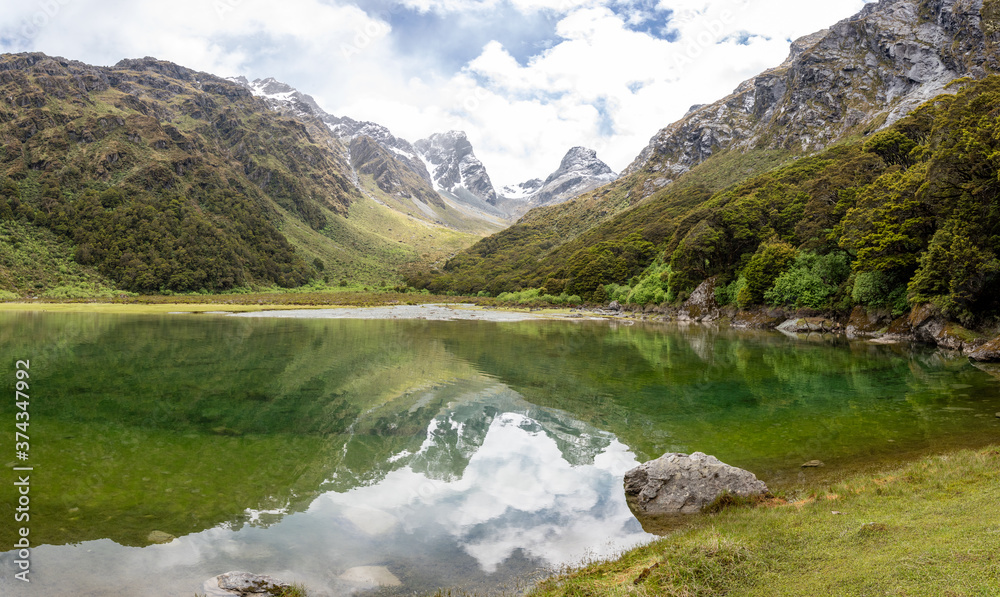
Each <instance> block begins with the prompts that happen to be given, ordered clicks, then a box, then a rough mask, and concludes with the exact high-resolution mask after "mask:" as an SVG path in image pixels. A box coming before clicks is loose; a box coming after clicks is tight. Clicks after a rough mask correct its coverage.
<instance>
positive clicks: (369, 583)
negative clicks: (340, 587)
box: [340, 566, 403, 588]
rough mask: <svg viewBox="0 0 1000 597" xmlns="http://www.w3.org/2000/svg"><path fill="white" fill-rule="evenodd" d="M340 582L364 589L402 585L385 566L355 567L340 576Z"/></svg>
mask: <svg viewBox="0 0 1000 597" xmlns="http://www.w3.org/2000/svg"><path fill="white" fill-rule="evenodd" d="M340 580H343V581H346V582H349V583H352V584H356V585H364V586H366V587H370V588H374V587H398V586H401V585H402V584H403V583H401V582H400V581H399V578H397V577H396V575H395V574H393V573H392V572H390V571H389V569H388V568H386V567H385V566H355V567H354V568H349V569H347V570H346V571H345V572H344V573H343V574H341V575H340Z"/></svg>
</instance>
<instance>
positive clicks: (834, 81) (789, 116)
mask: <svg viewBox="0 0 1000 597" xmlns="http://www.w3.org/2000/svg"><path fill="white" fill-rule="evenodd" d="M983 4H984V2H983V0H880V1H879V2H877V3H873V4H869V5H867V6H866V7H865V8H864V9H863V10H862V11H861V12H860V13H858V14H857V15H855V16H853V17H851V18H849V19H846V20H844V21H841V22H840V23H837V24H836V25H834V26H833V27H831V28H830V29H827V30H824V31H820V32H818V33H815V34H812V35H809V36H806V37H803V38H801V39H799V40H797V41H796V42H794V43H793V44H792V48H791V53H790V55H789V57H788V59H787V60H786V61H785V62H784V63H783V64H781V65H780V66H778V67H777V68H773V69H771V70H768V71H766V72H764V73H762V74H760V75H758V76H756V77H754V78H752V79H750V80H749V81H746V82H744V83H743V84H741V85H740V86H739V87H738V88H737V89H736V90H735V91H734V92H733V93H732V94H731V95H729V96H728V97H726V98H724V99H722V100H720V101H718V102H715V103H714V104H710V105H707V106H701V107H694V108H693V109H692V111H691V112H689V113H688V115H686V116H685V117H684V118H682V119H681V120H680V121H678V122H676V123H674V124H672V125H670V126H668V127H666V128H664V129H662V130H661V131H660V132H659V133H657V134H656V135H655V136H654V137H653V138H652V139H651V140H650V143H649V145H648V146H647V147H646V148H645V149H644V150H643V151H642V153H640V154H639V156H638V157H637V158H636V160H635V161H634V162H633V163H632V164H631V165H630V166H629V167H628V168H627V169H626V170H625V172H623V176H625V175H629V174H632V173H636V172H646V173H649V174H652V175H653V176H652V177H650V181H649V183H648V184H647V186H646V188H645V189H644V194H646V195H648V194H651V193H652V192H654V191H655V190H656V189H658V188H661V187H663V186H665V185H667V184H669V183H670V182H672V181H674V180H676V178H677V177H678V176H680V175H681V174H683V173H684V172H687V171H688V170H689V169H690V168H691V167H693V166H695V165H697V164H699V163H700V162H702V161H704V160H705V159H707V158H708V157H709V156H711V155H712V154H713V153H716V152H719V151H723V150H726V149H737V150H740V151H746V150H749V149H753V148H766V149H789V150H794V151H805V152H808V151H815V150H819V149H823V148H824V147H826V146H827V145H829V144H830V143H832V142H835V141H837V140H838V139H840V138H842V137H843V136H844V135H846V134H850V133H866V132H871V131H873V130H877V129H878V128H880V127H882V126H885V125H887V124H890V123H892V122H894V121H895V120H897V119H899V118H901V117H902V116H903V115H905V114H906V113H907V112H908V111H910V110H912V109H913V108H915V107H916V106H918V105H919V104H920V103H922V102H924V101H926V100H927V99H930V98H932V97H934V96H936V95H939V94H940V93H943V92H945V91H946V86H947V84H948V83H949V82H951V81H952V80H954V79H956V78H960V77H973V78H981V77H983V76H985V75H986V74H987V73H988V72H992V71H996V70H997V69H998V66H1000V65H998V63H997V62H998V61H997V58H996V55H995V53H992V48H993V46H994V44H995V43H996V42H997V41H1000V34H998V31H997V26H996V23H997V18H996V16H994V14H993V13H995V12H997V11H996V10H994V8H992V7H993V4H995V2H994V0H986V4H987V5H988V6H987V8H986V9H984V7H983Z"/></svg>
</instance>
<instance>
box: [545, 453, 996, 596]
mask: <svg viewBox="0 0 1000 597" xmlns="http://www.w3.org/2000/svg"><path fill="white" fill-rule="evenodd" d="M998 513H1000V445H993V446H989V447H985V448H980V449H974V450H959V451H955V452H950V453H947V454H943V455H936V456H926V457H923V458H920V459H918V460H915V461H913V462H910V463H908V464H905V465H902V466H898V467H895V468H892V469H887V470H885V471H882V472H880V473H875V474H862V475H857V476H852V477H850V478H847V479H845V480H843V481H841V482H838V483H833V484H830V485H828V486H817V487H811V488H807V489H801V490H797V491H794V492H789V493H788V494H785V495H782V496H781V497H780V498H778V499H773V500H768V501H766V502H764V503H762V504H759V505H757V506H753V507H732V508H728V509H725V510H723V511H722V512H720V513H717V514H702V515H698V516H696V517H693V518H692V520H691V522H690V524H688V525H685V526H684V528H682V529H680V530H677V531H674V532H673V533H671V534H669V535H667V536H665V537H664V538H663V539H660V540H657V541H655V542H653V543H651V544H649V545H646V546H642V547H639V548H636V549H633V550H630V551H627V552H625V553H623V554H621V556H619V557H617V558H615V559H612V560H609V561H605V562H596V563H592V564H589V565H586V566H584V567H582V568H580V569H577V570H572V571H569V572H565V573H563V574H560V575H558V576H555V577H552V578H550V579H548V580H545V581H543V582H542V583H540V584H539V585H538V586H537V587H536V588H535V589H534V590H533V591H532V592H531V593H529V594H530V595H531V596H532V597H555V596H578V595H579V596H583V595H586V596H597V595H638V596H643V595H668V596H710V595H727V596H749V595H758V596H759V595H768V596H779V595H781V596H796V597H798V596H801V595H837V596H863V595H864V596H867V595H892V596H899V597H903V596H906V597H913V596H921V595H926V596H932V595H933V596H952V597H959V596H970V597H971V596H997V595H1000V516H998Z"/></svg>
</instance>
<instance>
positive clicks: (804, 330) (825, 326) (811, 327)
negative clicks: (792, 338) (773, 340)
mask: <svg viewBox="0 0 1000 597" xmlns="http://www.w3.org/2000/svg"><path fill="white" fill-rule="evenodd" d="M839 328H840V326H839V325H838V324H837V322H835V321H831V320H829V319H826V318H825V317H798V318H794V319H789V320H787V321H785V322H784V323H782V324H781V325H779V326H778V331H779V332H785V333H788V334H809V333H813V332H818V333H820V334H824V333H830V332H834V331H836V330H837V329H839Z"/></svg>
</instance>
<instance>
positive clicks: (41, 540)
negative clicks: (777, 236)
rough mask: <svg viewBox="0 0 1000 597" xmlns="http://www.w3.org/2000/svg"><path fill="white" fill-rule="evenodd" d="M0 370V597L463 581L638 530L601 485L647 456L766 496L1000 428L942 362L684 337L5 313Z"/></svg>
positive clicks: (804, 344)
mask: <svg viewBox="0 0 1000 597" xmlns="http://www.w3.org/2000/svg"><path fill="white" fill-rule="evenodd" d="M0 353H3V359H2V360H0V362H3V363H7V365H5V367H6V369H5V371H4V372H3V375H4V386H6V387H7V391H8V394H9V395H12V394H13V363H14V361H15V360H16V359H22V358H29V359H31V362H32V367H31V372H32V373H31V374H32V378H31V382H32V388H31V392H32V398H33V399H32V404H31V411H30V412H31V417H32V418H31V437H32V439H31V460H30V462H29V464H31V465H34V466H35V467H36V470H35V471H34V472H33V473H32V475H33V476H32V487H31V491H32V503H31V508H32V509H31V515H32V520H31V522H30V527H31V533H32V534H31V536H32V538H33V539H34V542H33V545H35V546H37V547H35V548H34V549H33V551H32V572H31V578H32V583H31V585H30V586H25V585H24V584H23V583H20V582H15V581H13V579H12V577H13V572H14V571H15V568H14V565H13V559H14V556H13V552H7V553H4V554H0V593H2V594H4V595H75V596H76V595H107V594H115V593H120V594H143V595H193V594H194V593H195V592H198V591H201V583H202V581H204V580H205V579H207V578H209V577H211V576H214V575H216V574H220V573H222V572H226V571H229V570H234V569H244V570H251V571H255V572H260V573H271V574H275V575H278V576H280V577H281V578H285V579H287V580H293V581H300V582H304V583H306V584H307V585H308V586H309V588H310V589H311V590H312V592H313V594H315V595H323V594H328V595H341V594H349V593H352V592H359V591H366V590H370V589H371V584H370V583H366V582H365V579H366V578H368V579H371V578H372V577H373V576H378V577H380V578H381V579H382V582H383V583H386V582H395V581H398V582H399V583H400V585H399V586H397V587H383V589H382V591H383V592H388V593H399V594H404V593H405V594H411V593H412V592H414V591H418V592H433V591H434V590H435V589H436V588H438V587H461V588H465V589H467V590H472V591H475V590H478V591H480V592H482V591H483V590H484V589H489V588H495V587H497V586H500V585H504V584H506V585H508V586H511V585H513V586H516V584H517V582H518V581H517V579H518V578H523V577H527V576H530V575H531V574H534V573H536V572H538V571H539V570H542V569H544V568H547V567H552V566H559V565H561V564H567V563H575V562H579V561H580V560H581V559H583V558H585V557H591V556H600V555H606V554H611V553H614V552H615V551H618V550H621V549H623V548H625V547H628V546H630V545H633V544H635V543H638V542H642V541H645V540H646V539H647V538H648V536H647V535H645V534H644V533H643V532H642V530H641V528H640V526H639V524H638V522H637V521H635V520H634V519H633V518H632V516H631V514H630V513H629V512H628V509H627V507H626V506H625V503H624V499H623V497H622V495H621V476H622V474H623V473H624V472H625V471H626V470H627V469H628V468H631V467H632V466H634V465H635V464H636V463H637V462H638V461H641V460H645V459H648V458H652V457H655V456H658V455H660V454H661V453H663V452H665V451H682V452H692V451H703V452H707V453H711V454H715V455H717V456H718V457H719V458H721V459H722V460H724V461H726V462H729V463H731V464H734V465H737V466H742V467H745V468H748V469H750V470H752V471H754V472H756V473H757V474H758V476H760V477H761V478H763V479H764V480H765V481H767V482H769V483H770V484H772V485H774V484H779V485H780V484H782V483H785V484H789V483H795V482H797V481H799V480H800V479H804V478H806V477H805V476H806V475H810V476H812V479H811V480H815V479H816V478H821V477H822V476H824V475H828V476H829V475H835V474H836V473H837V471H838V470H844V469H845V468H856V467H858V466H863V465H864V464H865V463H867V462H882V461H886V460H892V459H896V458H899V457H904V456H907V455H911V454H915V453H920V452H926V451H933V450H940V449H946V448H949V447H952V446H959V445H977V444H981V443H985V442H988V441H996V439H997V432H998V431H1000V424H998V420H997V419H996V418H995V417H994V413H995V412H997V411H1000V382H998V381H997V380H996V379H995V378H992V377H990V376H989V375H987V374H985V373H983V372H981V371H979V370H977V369H975V368H974V367H972V366H971V365H969V364H968V363H967V361H965V360H964V359H953V358H948V357H946V356H944V355H942V354H941V353H937V352H932V351H925V350H916V351H911V350H908V349H905V348H900V347H885V346H873V345H870V344H861V343H858V344H848V343H846V342H839V341H831V342H809V341H802V340H795V339H790V338H786V337H784V336H780V335H777V334H737V333H733V332H728V331H726V332H718V331H710V330H707V329H704V328H688V329H680V328H667V327H640V326H633V327H627V328H616V327H615V326H614V325H613V324H611V325H609V324H605V323H569V322H525V323H503V324H487V323H477V322H420V321H344V320H336V321H323V320H269V319H237V318H227V317H219V316H175V317H137V316H112V315H94V314H88V315H82V314H74V315H70V314H6V313H3V314H0ZM0 413H2V417H0V424H2V423H3V422H4V421H7V422H8V423H9V425H8V426H9V427H11V428H12V427H13V423H14V409H13V407H12V405H11V404H8V403H4V406H3V408H2V409H0ZM0 448H2V447H0ZM10 449H11V450H12V449H13V446H10ZM0 454H2V452H0ZM12 456H13V454H11V455H10V457H11V462H8V463H7V466H8V473H6V474H7V475H8V476H10V477H11V480H10V482H4V483H3V484H2V485H0V492H5V493H0V496H2V499H0V537H4V538H8V537H14V533H16V525H15V524H14V522H13V503H14V498H15V497H16V496H15V495H14V491H13V489H14V488H13V486H12V484H11V483H12V482H13V480H14V479H13V478H12V473H10V472H9V467H11V466H14V464H15V462H14V461H13V458H12ZM0 458H2V457H0ZM814 458H818V459H821V460H823V461H825V462H826V463H827V465H828V466H827V467H825V468H824V469H819V470H815V471H814V470H807V471H804V470H803V469H801V468H799V464H801V463H802V462H805V461H807V460H812V459H814ZM152 531H161V532H165V533H169V534H170V535H173V536H175V537H177V539H176V540H174V541H172V542H170V543H169V544H164V545H153V544H151V541H150V533H151V532H152ZM390 575H391V576H390Z"/></svg>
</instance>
